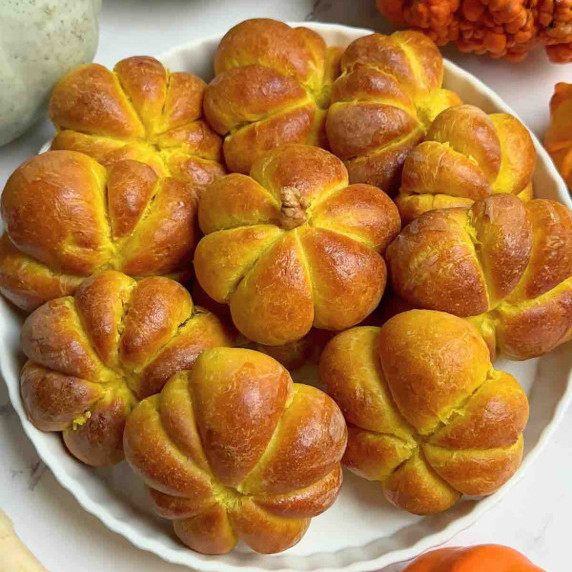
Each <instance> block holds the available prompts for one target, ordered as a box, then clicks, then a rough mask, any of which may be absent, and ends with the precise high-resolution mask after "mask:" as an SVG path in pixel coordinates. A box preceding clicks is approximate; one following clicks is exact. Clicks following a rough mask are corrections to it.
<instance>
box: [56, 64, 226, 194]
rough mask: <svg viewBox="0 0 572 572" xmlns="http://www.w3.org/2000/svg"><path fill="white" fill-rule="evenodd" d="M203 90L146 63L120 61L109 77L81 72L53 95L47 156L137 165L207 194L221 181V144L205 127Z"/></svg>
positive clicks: (104, 72) (187, 77)
mask: <svg viewBox="0 0 572 572" xmlns="http://www.w3.org/2000/svg"><path fill="white" fill-rule="evenodd" d="M204 90H205V83H204V82H203V80H201V79H199V78H198V77H196V76H194V75H192V74H190V73H185V72H176V73H171V72H170V71H169V70H167V69H166V68H165V67H164V66H163V64H161V62H159V61H157V60H156V59H154V58H150V57H146V56H135V57H131V58H127V59H124V60H121V61H120V62H119V63H118V64H117V65H116V66H115V68H114V69H113V71H112V70H109V69H107V68H106V67H104V66H102V65H99V64H86V65H83V66H80V67H78V68H76V69H74V70H72V71H71V72H69V73H68V74H66V75H65V76H64V77H63V78H62V79H60V81H59V82H58V83H57V84H56V86H55V87H54V90H53V92H52V97H51V99H50V106H49V112H50V118H51V120H52V121H53V123H54V125H55V126H56V129H57V134H56V137H55V139H54V140H53V142H52V149H68V150H72V151H80V152H82V153H86V154H87V155H90V156H91V157H93V158H95V159H97V161H99V162H100V163H102V164H104V165H106V166H108V165H111V164H113V163H116V162H117V161H120V160H122V159H135V160H137V161H142V162H144V163H148V164H149V165H151V167H153V169H154V170H155V171H156V172H157V174H159V175H162V176H173V177H177V178H182V179H184V180H187V181H190V182H192V183H193V184H194V185H196V186H198V187H204V186H205V185H208V184H209V183H211V182H212V181H213V180H214V179H216V178H217V177H219V176H220V175H222V174H223V173H224V168H223V167H222V165H221V164H220V161H221V145H222V141H221V138H220V137H219V136H218V135H217V134H216V133H215V132H214V131H213V130H212V129H211V128H210V127H209V126H208V125H207V123H206V122H205V121H204V120H203V119H202V105H203V94H204Z"/></svg>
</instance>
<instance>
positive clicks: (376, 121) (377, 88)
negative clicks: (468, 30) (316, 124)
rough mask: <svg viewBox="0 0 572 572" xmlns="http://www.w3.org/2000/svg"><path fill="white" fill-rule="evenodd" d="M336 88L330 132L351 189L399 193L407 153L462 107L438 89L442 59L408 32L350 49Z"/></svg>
mask: <svg viewBox="0 0 572 572" xmlns="http://www.w3.org/2000/svg"><path fill="white" fill-rule="evenodd" d="M341 67H342V74H341V75H340V77H339V78H338V79H337V80H336V82H335V83H334V87H333V90H332V98H331V105H330V108H329V111H328V117H327V122H326V131H327V136H328V142H329V145H330V148H331V150H332V151H333V152H334V153H335V154H336V155H337V156H338V157H340V158H341V159H343V160H344V162H345V164H346V166H347V168H348V171H349V174H350V181H351V182H352V183H369V184H371V185H375V186H377V187H381V188H382V189H383V190H384V191H385V192H387V193H389V194H390V195H392V196H393V195H394V194H395V193H397V191H398V189H399V183H400V180H401V169H402V166H403V162H404V161H405V157H406V156H407V154H408V153H409V152H410V151H411V149H413V147H415V145H417V143H419V142H420V141H421V140H422V139H423V136H424V135H425V132H426V131H427V129H428V127H429V125H430V124H431V121H433V119H434V118H435V117H436V116H437V115H438V114H439V113H440V112H441V111H442V110H443V109H446V108H447V107H450V106H451V105H458V104H459V103H461V100H460V99H459V97H458V96H457V94H455V93H453V92H451V91H448V90H446V89H442V88H441V84H442V82H443V57H442V56H441V53H440V52H439V49H438V48H437V46H436V45H435V44H434V43H433V42H432V41H431V40H430V39H429V38H427V37H426V36H424V35H423V34H421V33H419V32H413V31H411V30H406V31H400V32H394V33H393V34H391V36H384V35H382V34H372V35H370V36H364V37H362V38H358V39H357V40H355V41H354V42H352V43H351V44H350V45H349V46H348V48H347V49H346V51H345V52H344V55H343V56H342V61H341Z"/></svg>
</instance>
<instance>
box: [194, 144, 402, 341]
mask: <svg viewBox="0 0 572 572" xmlns="http://www.w3.org/2000/svg"><path fill="white" fill-rule="evenodd" d="M250 175H251V176H250V177H247V176H245V175H241V174H237V173H235V174H232V175H227V176H226V177H223V178H222V179H220V180H219V181H217V182H216V183H214V184H213V185H211V186H210V187H209V190H208V193H204V194H203V195H202V197H201V200H200V202H199V224H200V227H201V230H202V231H203V233H204V234H205V235H206V236H205V237H204V238H202V239H201V241H200V242H199V245H198V246H197V250H196V253H195V258H194V267H195V272H196V276H197V279H198V281H199V282H200V284H201V286H202V287H203V288H204V290H205V291H206V293H207V294H208V295H209V296H210V297H211V298H213V299H214V300H216V301H217V302H224V303H226V304H229V305H230V310H231V314H232V319H233V321H234V324H235V326H236V327H237V328H238V330H239V331H240V332H241V333H242V334H243V335H244V336H245V337H247V338H248V339H250V340H253V341H255V342H258V343H261V344H265V345H281V344H284V343H287V342H291V341H295V340H298V339H300V338H301V337H303V336H304V335H305V334H307V333H308V331H309V330H310V328H311V327H312V325H314V326H315V327H317V328H321V329H328V330H342V329H345V328H348V327H350V326H353V325H355V324H357V323H359V322H360V321H361V320H363V319H364V318H365V317H366V316H367V315H368V314H369V313H370V312H371V311H372V310H373V309H375V307H376V306H377V304H378V303H379V300H380V298H381V295H382V293H383V290H384V287H385V281H386V269H385V263H384V261H383V258H382V257H381V254H382V253H383V252H384V251H385V247H386V245H387V244H388V243H389V241H390V240H391V239H392V238H393V237H394V236H395V235H396V234H397V233H398V232H399V228H400V220H399V214H398V212H397V208H396V206H395V204H394V203H393V202H392V201H391V199H390V198H389V197H388V196H387V195H386V194H385V193H384V192H383V191H381V190H380V189H378V188H376V187H372V186H370V185H351V186H348V178H347V171H346V169H345V167H344V165H343V163H342V162H341V161H340V160H339V159H338V158H336V157H335V156H334V155H332V154H330V153H328V152H327V151H324V150H323V149H318V148H317V147H310V146H305V145H285V146H283V147H279V148H278V149H276V150H274V151H271V152H270V153H268V154H266V155H264V156H263V157H262V158H261V159H259V160H258V161H257V162H256V163H255V164H254V166H253V168H252V171H251V173H250Z"/></svg>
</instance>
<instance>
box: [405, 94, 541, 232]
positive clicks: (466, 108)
mask: <svg viewBox="0 0 572 572" xmlns="http://www.w3.org/2000/svg"><path fill="white" fill-rule="evenodd" d="M535 163H536V151H535V149H534V145H533V143H532V139H531V137H530V134H529V133H528V130H527V129H526V127H525V126H524V125H523V124H522V123H521V122H520V121H519V120H518V119H517V118H516V117H514V116H512V115H509V114H507V113H493V114H492V115H487V114H486V113H485V112H484V111H481V110H480V109H479V108H478V107H475V106H473V105H458V106H455V107H450V108H449V109H446V110H444V111H442V112H441V113H440V114H439V115H438V116H437V117H436V118H435V120H434V121H433V123H432V124H431V126H430V127H429V130H428V132H427V135H426V137H425V141H424V142H423V143H421V144H420V145H418V146H417V147H415V149H413V151H411V153H409V155H408V156H407V159H406V160H405V163H404V165H403V173H402V180H401V188H400V192H399V195H398V196H397V198H396V203H397V206H398V208H399V212H400V214H401V218H402V220H403V223H404V224H406V223H408V222H410V221H411V220H413V219H414V218H417V217H418V216H419V215H421V214H422V213H424V212H427V211H429V210H433V209H440V208H449V207H460V206H466V205H471V204H472V203H473V202H474V201H476V200H479V199H484V198H486V197H488V196H490V195H491V194H499V193H508V194H513V195H517V196H519V197H520V198H522V199H524V200H529V199H531V198H532V175H533V173H534V166H535Z"/></svg>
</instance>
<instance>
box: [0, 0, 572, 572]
mask: <svg viewBox="0 0 572 572" xmlns="http://www.w3.org/2000/svg"><path fill="white" fill-rule="evenodd" d="M255 16H259V17H260V16H265V17H273V18H277V19H282V20H292V21H301V20H319V21H325V22H338V23H343V24H347V25H354V26H359V27H367V28H374V29H376V30H379V31H385V32H387V31H389V30H390V27H389V26H388V25H387V23H386V22H384V20H383V19H382V18H381V17H380V16H379V15H378V14H377V13H376V11H375V7H374V0H351V1H348V0H318V1H316V2H312V0H292V1H290V2H286V1H284V0H262V1H261V0H258V1H256V0H233V1H232V2H231V1H225V0H155V1H153V0H104V7H103V11H102V13H101V19H100V22H101V36H100V45H99V50H98V52H97V56H96V61H98V62H101V63H103V64H106V65H110V66H112V65H113V64H114V63H115V62H116V61H118V60H119V59H121V58H123V57H126V56H130V55H135V54H142V53H147V54H151V55H153V54H158V53H160V52H162V51H164V50H165V49H167V48H170V47H172V46H175V45H177V44H180V43H182V42H186V41H189V40H191V39H193V38H197V37H200V36H205V35H210V34H214V33H220V32H224V31H226V30H227V29H228V28H229V27H231V26H232V25H233V24H235V23H237V22H239V21H240V20H243V19H246V18H250V17H255ZM446 54H447V56H448V57H450V58H451V59H452V60H454V61H455V62H457V63H459V64H460V65H462V66H463V67H465V68H466V69H468V70H469V71H471V72H472V73H474V74H475V75H477V76H478V77H480V78H481V79H482V80H483V81H484V82H485V83H487V84H488V85H489V86H490V87H491V88H493V89H494V90H496V91H497V92H498V93H499V94H500V95H501V97H503V98H504V99H505V101H506V102H508V103H509V105H511V106H512V107H513V108H514V109H515V110H516V111H517V113H519V115H520V116H521V117H522V118H523V119H524V121H525V122H526V123H527V124H528V125H529V126H530V127H531V128H532V129H533V130H534V131H535V132H536V134H537V135H539V136H541V135H542V133H543V132H544V129H545V127H546V125H547V122H548V101H549V99H550V96H551V94H552V89H553V85H554V84H555V83H556V82H557V81H564V80H568V81H572V66H570V65H569V66H567V67H566V66H556V65H552V64H550V63H549V62H548V60H547V59H546V57H545V56H544V53H543V52H542V50H538V51H536V52H535V53H533V54H531V55H530V56H529V57H528V59H527V60H526V61H525V62H524V63H522V64H519V65H511V64H507V63H505V62H494V61H492V60H489V59H488V58H478V57H475V56H467V55H460V54H458V53H456V52H455V50H452V49H451V50H450V49H447V50H446ZM50 135H51V128H50V126H49V124H48V123H47V122H43V123H41V124H39V125H37V126H36V127H35V128H34V129H32V130H31V131H30V132H29V133H28V134H27V135H25V136H23V137H22V138H20V139H19V140H18V141H16V142H14V143H13V144H11V145H8V146H6V147H3V148H1V149H0V185H2V186H3V184H4V182H5V180H6V178H7V177H8V176H9V174H10V173H11V172H12V171H13V169H14V168H15V167H16V166H17V165H18V164H19V163H21V162H22V161H23V160H25V159H26V158H27V157H28V156H29V155H31V154H33V153H35V152H36V151H37V150H38V148H39V147H40V146H41V145H42V144H43V143H44V142H45V141H46V140H47V139H48V138H49V137H50ZM571 435H572V414H570V415H568V416H567V417H566V419H565V420H564V422H563V423H562V425H561V426H560V427H559V428H558V430H557V431H556V433H555V435H554V437H553V439H552V441H551V443H550V444H548V446H547V447H546V448H545V450H544V451H543V452H542V453H541V455H540V456H539V458H538V459H537V461H536V463H535V464H534V465H533V467H532V468H531V470H530V471H529V472H528V473H527V474H526V475H525V476H524V477H523V478H522V479H521V481H520V482H519V483H518V484H517V485H516V486H515V487H514V488H513V489H512V490H511V491H510V493H509V494H508V496H507V498H506V499H505V500H504V502H502V503H501V504H500V505H499V506H497V507H496V508H494V509H493V510H492V511H490V512H489V513H487V514H486V515H485V516H484V517H483V518H482V519H481V520H480V521H479V522H478V523H477V524H475V525H474V526H473V527H472V528H470V529H469V530H467V531H465V532H463V533H461V534H459V535H458V536H457V537H456V538H455V539H454V540H453V541H452V542H451V543H450V544H455V545H471V544H481V543H491V542H494V543H502V544H507V545H509V546H512V547H514V548H516V549H517V550H520V551H522V552H524V553H526V554H527V555H528V556H529V558H531V559H532V560H533V561H535V563H537V565H539V566H542V567H543V568H544V569H546V570H547V572H548V571H549V572H565V571H567V570H569V569H570V567H569V566H570V565H569V558H570V557H569V548H570V547H569V545H568V542H569V530H570V514H572V495H571V494H569V493H570V482H571V481H572V437H571ZM0 459H1V462H0V508H2V509H3V510H4V511H5V512H7V513H8V515H9V516H10V517H11V518H12V520H13V521H14V525H15V527H16V531H17V533H18V534H19V535H20V537H21V538H22V539H23V540H24V542H25V543H26V544H27V545H28V546H29V548H30V549H31V550H32V551H33V552H34V554H35V555H36V556H37V557H38V558H39V559H40V560H41V562H42V563H43V564H44V565H45V566H46V567H47V568H48V569H49V570H50V571H51V572H71V571H72V570H73V571H74V572H75V571H77V570H81V571H82V572H102V571H105V572H107V571H111V570H113V571H114V572H134V571H137V572H144V571H147V570H149V571H151V570H153V572H176V571H177V570H180V571H181V572H183V570H187V569H186V568H183V567H180V566H175V565H170V564H167V563H165V562H163V561H161V560H160V559H159V558H158V557H156V556H154V555H152V554H148V553H145V552H142V551H140V550H138V549H136V548H135V547H133V546H131V545H130V544H129V543H128V542H127V541H126V540H124V539H123V538H122V537H120V536H117V535H116V534H114V533H112V532H110V531H108V530H107V529H106V528H105V527H104V526H103V525H102V524H101V523H100V522H99V521H98V520H97V519H96V518H95V517H93V516H91V515H89V514H87V513H85V512H84V511H83V510H82V509H81V507H80V506H79V504H78V503H77V502H76V501H75V499H74V498H73V497H72V496H71V495H70V494H69V493H68V492H66V491H65V490H64V489H63V488H62V487H60V486H59V484H58V483H57V482H56V480H55V478H54V477H53V475H52V474H51V473H50V471H49V470H48V469H46V467H45V466H44V464H43V463H42V462H41V461H40V460H39V458H38V456H37V454H36V452H35V451H34V449H33V447H32V445H31V443H30V442H29V441H28V439H27V438H26V437H25V435H24V433H23V431H22V428H21V426H20V422H19V421H18V419H17V417H16V414H15V412H14V410H13V409H12V407H11V405H10V404H9V400H8V394H7V390H6V387H5V386H4V384H2V383H0ZM78 565H80V567H79V568H78ZM7 572H8V571H7ZM10 572H12V571H10ZM387 572H389V571H387Z"/></svg>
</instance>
